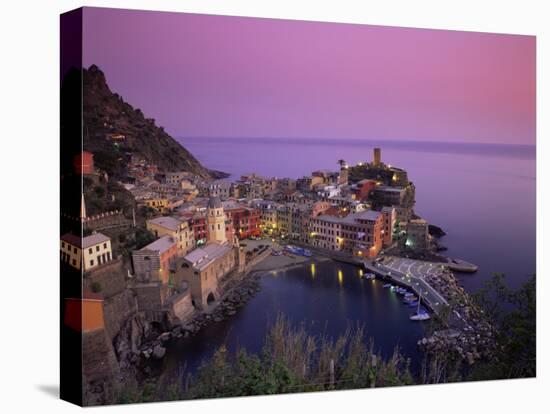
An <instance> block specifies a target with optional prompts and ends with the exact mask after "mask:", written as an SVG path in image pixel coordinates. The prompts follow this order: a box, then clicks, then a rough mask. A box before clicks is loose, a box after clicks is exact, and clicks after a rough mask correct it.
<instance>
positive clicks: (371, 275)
mask: <svg viewBox="0 0 550 414" xmlns="http://www.w3.org/2000/svg"><path fill="white" fill-rule="evenodd" d="M363 277H364V278H365V279H367V280H370V279H374V278H376V275H375V274H374V273H365V275H364V276H363Z"/></svg>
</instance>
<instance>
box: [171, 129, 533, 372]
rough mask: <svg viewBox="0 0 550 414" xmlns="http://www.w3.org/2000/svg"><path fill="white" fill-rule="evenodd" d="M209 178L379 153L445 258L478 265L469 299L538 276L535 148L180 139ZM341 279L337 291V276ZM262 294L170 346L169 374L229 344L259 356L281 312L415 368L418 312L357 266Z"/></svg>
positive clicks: (300, 168) (295, 277)
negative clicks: (364, 341)
mask: <svg viewBox="0 0 550 414" xmlns="http://www.w3.org/2000/svg"><path fill="white" fill-rule="evenodd" d="M180 141H181V142H182V144H183V145H184V146H185V147H186V148H187V149H189V150H190V151H191V152H192V153H193V154H194V155H195V156H196V157H197V158H198V159H199V160H200V161H201V162H202V163H203V164H204V165H206V166H207V167H209V168H213V169H217V170H222V171H226V172H228V173H231V174H232V178H237V177H238V176H240V175H241V174H243V173H248V172H256V173H259V174H262V175H265V176H275V177H293V178H297V177H300V176H303V175H305V174H309V173H311V172H312V171H314V170H316V169H321V168H329V169H337V164H336V161H337V160H338V159H340V158H343V159H345V160H346V161H348V162H349V163H357V162H359V161H365V160H370V159H371V157H372V148H373V147H374V146H380V147H381V148H382V159H383V161H384V162H386V163H387V164H392V165H396V166H399V167H402V168H405V169H406V170H408V172H409V178H410V179H411V180H412V181H413V182H414V183H415V184H416V187H417V193H416V194H417V196H416V199H417V206H416V211H417V213H418V214H420V215H421V216H422V217H424V218H426V219H427V220H428V221H430V222H432V223H434V224H437V225H439V226H441V227H442V228H443V229H444V230H445V231H446V232H447V233H448V235H447V236H445V237H444V238H443V239H442V243H443V244H445V245H446V246H447V247H448V248H449V250H448V251H447V254H448V255H450V256H455V257H459V258H463V259H465V260H468V261H471V262H473V263H476V264H477V265H479V267H480V269H479V271H478V272H477V273H475V274H473V275H459V277H460V279H461V281H462V283H463V285H464V286H465V288H466V289H467V290H469V291H471V292H472V291H475V290H476V289H478V288H479V287H480V286H481V285H482V283H483V281H484V280H487V279H488V278H489V277H490V275H491V273H492V272H503V273H505V274H506V275H507V279H508V280H509V283H510V284H511V285H513V286H518V285H520V284H521V283H522V282H523V281H524V280H525V279H526V277H527V276H528V275H529V274H530V273H534V272H535V151H534V148H533V147H529V146H494V145H461V144H443V143H433V144H432V143H429V144H428V143H410V142H409V143H400V142H385V143H377V142H357V141H344V140H338V141H337V140H334V141H322V142H317V141H314V140H262V141H260V142H258V141H250V140H248V139H208V140H207V139H182V140H180ZM339 270H340V271H342V275H343V277H342V278H341V279H342V280H341V281H340V280H339V278H338V271H339ZM261 286H262V290H261V292H260V293H259V294H258V295H257V296H255V297H254V298H253V299H252V300H251V301H250V302H249V303H248V304H247V305H246V306H245V307H244V308H242V309H241V310H240V311H239V312H238V313H237V315H235V316H234V317H233V318H231V319H229V320H227V321H224V322H222V323H219V324H214V325H211V326H209V327H208V328H207V329H206V330H205V331H203V332H202V333H201V334H200V335H199V336H197V337H195V338H192V339H189V340H184V341H181V342H179V343H178V344H177V345H175V346H173V347H172V348H171V349H170V350H169V352H168V357H167V358H166V360H165V364H166V365H167V368H168V371H169V372H170V371H171V372H178V369H179V368H181V367H182V366H183V365H187V367H188V368H190V369H191V370H194V369H195V368H196V367H197V365H198V364H199V363H200V361H201V360H202V359H203V358H205V357H209V356H210V355H211V354H212V353H213V351H214V350H215V349H216V348H217V347H219V346H220V345H222V344H226V345H227V346H228V347H229V349H236V348H237V347H239V346H240V347H244V348H246V349H247V350H249V351H252V352H257V351H259V350H260V348H261V345H262V343H263V339H264V337H265V333H266V331H267V329H268V325H269V324H270V323H272V322H273V321H274V320H275V318H276V316H277V314H278V313H279V312H282V313H284V314H285V315H286V316H287V317H289V318H290V319H291V320H292V321H294V322H296V323H301V322H304V323H305V324H306V326H307V327H308V329H309V331H310V332H311V333H314V334H317V333H327V334H329V335H332V336H334V337H335V336H338V335H339V334H341V333H343V332H344V331H345V329H346V326H347V324H348V323H357V322H359V323H361V324H364V326H365V327H366V329H367V334H368V335H369V336H371V337H373V339H374V341H375V344H376V346H377V348H378V349H380V350H381V351H382V352H383V353H384V354H385V355H390V354H391V352H392V351H393V348H394V346H395V345H400V346H401V348H402V350H403V351H404V353H406V354H407V355H408V356H410V357H411V358H413V359H414V361H415V363H416V364H418V363H419V360H420V355H419V353H418V351H417V349H416V345H415V344H416V341H417V340H418V338H419V337H420V336H421V335H422V329H423V328H422V326H421V325H419V324H415V323H412V322H410V321H409V320H408V315H409V314H410V313H411V310H410V309H409V308H407V307H406V306H404V305H403V304H401V302H400V301H399V300H398V299H397V298H396V297H394V296H393V294H392V293H391V292H389V291H387V290H385V289H383V288H382V285H381V283H379V282H375V283H372V282H368V281H363V280H360V279H359V278H358V277H357V269H356V268H355V267H353V266H349V265H345V264H340V263H332V262H328V263H325V264H322V265H318V266H317V267H316V272H315V276H314V277H313V276H312V274H311V269H310V268H309V267H308V266H305V267H301V268H296V269H291V270H287V271H279V272H278V273H277V274H276V275H274V274H271V273H266V275H265V276H264V277H263V278H262V281H261Z"/></svg>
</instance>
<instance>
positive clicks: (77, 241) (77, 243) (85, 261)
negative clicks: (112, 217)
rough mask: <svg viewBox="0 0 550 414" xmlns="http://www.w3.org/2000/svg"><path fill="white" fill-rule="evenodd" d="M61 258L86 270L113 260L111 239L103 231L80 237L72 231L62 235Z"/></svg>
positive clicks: (75, 266) (77, 267)
mask: <svg viewBox="0 0 550 414" xmlns="http://www.w3.org/2000/svg"><path fill="white" fill-rule="evenodd" d="M61 260H62V261H63V262H65V263H67V264H69V265H70V266H72V267H74V268H76V269H82V270H84V271H85V272H86V271H88V270H91V269H93V268H95V267H97V266H100V265H102V264H105V263H108V262H110V261H111V260H113V251H112V248H111V239H110V238H109V237H107V236H105V235H104V234H102V233H94V234H91V235H90V236H86V237H84V238H80V236H77V235H75V234H72V233H67V234H64V235H63V236H61Z"/></svg>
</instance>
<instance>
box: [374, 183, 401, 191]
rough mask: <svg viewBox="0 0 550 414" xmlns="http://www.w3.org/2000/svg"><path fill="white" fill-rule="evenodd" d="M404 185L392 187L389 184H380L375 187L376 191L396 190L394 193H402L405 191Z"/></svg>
mask: <svg viewBox="0 0 550 414" xmlns="http://www.w3.org/2000/svg"><path fill="white" fill-rule="evenodd" d="M404 190H405V188H404V187H390V186H387V185H380V186H378V187H376V188H375V189H374V191H388V192H394V193H400V192H402V191H404Z"/></svg>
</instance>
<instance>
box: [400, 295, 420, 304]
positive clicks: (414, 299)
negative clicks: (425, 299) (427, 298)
mask: <svg viewBox="0 0 550 414" xmlns="http://www.w3.org/2000/svg"><path fill="white" fill-rule="evenodd" d="M417 301H418V298H417V297H416V296H407V297H406V298H404V299H403V303H412V302H417Z"/></svg>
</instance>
